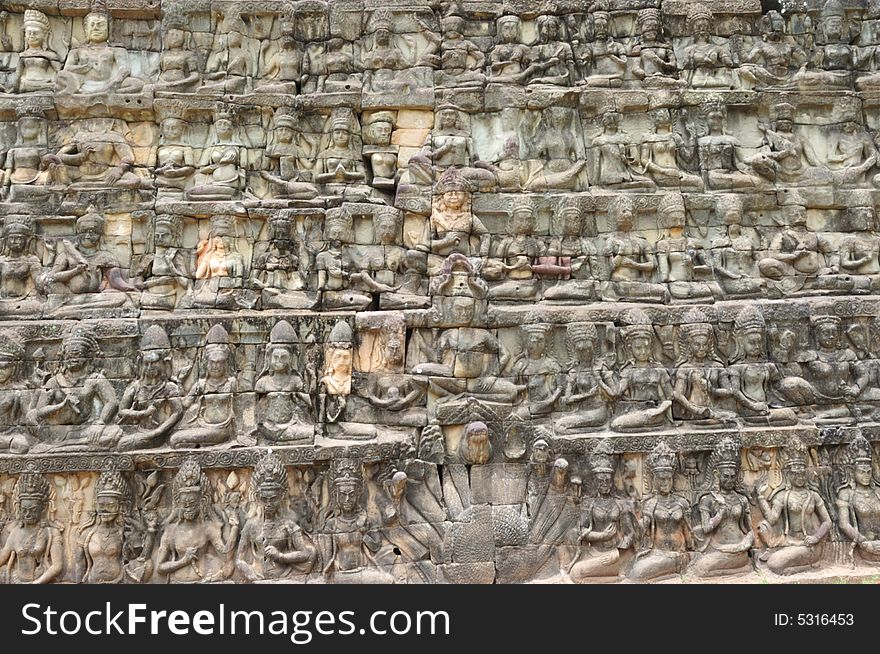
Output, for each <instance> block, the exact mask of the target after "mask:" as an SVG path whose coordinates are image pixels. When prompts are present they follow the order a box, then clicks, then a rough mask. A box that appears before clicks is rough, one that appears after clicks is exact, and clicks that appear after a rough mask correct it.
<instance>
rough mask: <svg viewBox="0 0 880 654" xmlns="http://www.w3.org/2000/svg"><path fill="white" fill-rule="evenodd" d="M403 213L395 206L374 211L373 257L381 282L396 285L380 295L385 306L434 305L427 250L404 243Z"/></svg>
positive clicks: (371, 264) (374, 270)
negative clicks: (429, 289) (429, 294)
mask: <svg viewBox="0 0 880 654" xmlns="http://www.w3.org/2000/svg"><path fill="white" fill-rule="evenodd" d="M402 223H403V216H402V215H401V212H400V211H399V210H397V209H395V208H393V207H376V211H375V213H374V214H373V242H374V243H375V244H376V245H378V246H381V247H380V248H377V249H376V250H375V251H374V253H373V254H372V256H371V257H370V261H369V269H370V272H371V276H372V277H373V279H375V281H376V282H377V283H380V284H385V285H386V286H388V287H389V288H392V289H395V290H393V291H390V292H384V293H382V295H381V296H380V306H381V307H382V308H383V309H417V308H426V307H428V306H429V305H430V298H429V297H428V294H427V283H426V278H427V272H428V271H427V257H426V256H425V253H424V252H422V251H420V250H416V249H410V248H408V247H405V246H403V245H400V242H401V239H402V235H401V232H402V227H403V224H402Z"/></svg>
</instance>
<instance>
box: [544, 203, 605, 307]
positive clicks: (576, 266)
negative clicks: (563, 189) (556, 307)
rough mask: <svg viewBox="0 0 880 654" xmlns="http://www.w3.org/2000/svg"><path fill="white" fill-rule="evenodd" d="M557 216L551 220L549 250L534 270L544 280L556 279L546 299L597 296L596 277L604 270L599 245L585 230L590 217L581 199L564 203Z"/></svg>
mask: <svg viewBox="0 0 880 654" xmlns="http://www.w3.org/2000/svg"><path fill="white" fill-rule="evenodd" d="M556 217H557V220H556V221H554V222H553V223H551V234H552V235H551V237H550V242H549V244H548V246H547V250H546V252H545V253H544V255H543V256H540V257H538V263H537V264H535V265H533V266H532V272H533V273H534V274H536V275H538V276H540V277H541V278H543V279H544V280H554V279H555V280H556V284H555V285H553V286H551V287H549V288H547V289H545V291H544V299H545V300H551V301H573V302H583V301H587V300H592V299H595V297H596V281H597V280H598V279H599V278H600V274H601V271H600V269H599V256H598V251H597V250H596V246H595V245H594V244H593V239H592V238H591V237H590V236H589V235H587V234H586V233H585V232H586V229H588V228H587V227H586V226H587V224H588V221H587V220H585V216H584V215H583V214H582V213H581V208H580V207H579V206H578V204H577V202H565V203H562V204H560V205H559V206H558V207H557V210H556ZM557 230H558V232H557Z"/></svg>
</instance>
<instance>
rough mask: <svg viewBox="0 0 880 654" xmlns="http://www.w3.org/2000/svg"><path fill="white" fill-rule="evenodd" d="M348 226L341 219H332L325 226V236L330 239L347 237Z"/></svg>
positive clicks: (338, 239)
mask: <svg viewBox="0 0 880 654" xmlns="http://www.w3.org/2000/svg"><path fill="white" fill-rule="evenodd" d="M347 231H348V226H347V225H346V224H345V223H344V222H342V221H341V220H334V221H331V222H330V223H329V224H327V225H325V227H324V236H325V238H326V239H327V240H328V241H341V240H343V239H344V238H345V233H346V232H347Z"/></svg>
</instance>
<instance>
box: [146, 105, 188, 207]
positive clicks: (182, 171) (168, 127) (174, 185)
mask: <svg viewBox="0 0 880 654" xmlns="http://www.w3.org/2000/svg"><path fill="white" fill-rule="evenodd" d="M186 134H187V124H186V123H185V122H184V121H182V120H181V119H179V118H174V117H170V118H166V119H165V120H163V121H162V124H161V140H160V145H159V148H158V149H157V150H156V160H157V162H158V164H159V165H158V167H156V169H155V170H154V171H153V175H154V176H155V185H156V188H157V189H158V193H157V196H158V197H161V196H173V197H175V198H182V197H183V195H184V192H185V191H186V189H187V187H188V186H189V185H190V182H191V181H192V178H193V175H195V173H196V167H195V153H194V152H193V148H192V146H191V145H189V144H188V143H187V138H186Z"/></svg>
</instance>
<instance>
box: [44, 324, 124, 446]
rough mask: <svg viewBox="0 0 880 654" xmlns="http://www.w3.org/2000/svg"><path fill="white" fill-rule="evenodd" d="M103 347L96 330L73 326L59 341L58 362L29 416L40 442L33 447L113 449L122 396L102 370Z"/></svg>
mask: <svg viewBox="0 0 880 654" xmlns="http://www.w3.org/2000/svg"><path fill="white" fill-rule="evenodd" d="M102 356H103V355H102V352H101V348H100V346H99V345H98V341H97V339H96V338H95V335H94V333H93V331H92V330H91V329H90V328H89V327H86V326H75V327H73V328H72V329H71V330H70V331H69V332H68V333H67V335H65V337H64V339H63V340H62V342H61V353H60V357H59V360H60V362H61V363H60V366H59V370H58V372H57V373H55V374H54V375H52V376H51V377H50V378H49V380H48V381H47V382H46V383H45V384H44V386H43V389H42V390H41V391H40V393H39V395H38V397H37V401H36V405H35V406H34V408H33V409H32V410H31V411H30V412H29V414H28V421H29V422H31V424H34V425H36V428H37V432H38V433H39V435H40V441H41V442H40V443H38V444H37V445H35V446H34V449H35V450H37V449H39V450H42V451H59V450H99V451H100V450H104V451H107V450H113V449H114V448H115V447H116V446H117V444H118V443H119V439H120V437H121V436H122V429H121V428H120V427H119V425H116V424H114V420H115V418H116V414H117V411H118V409H119V398H118V397H117V396H116V391H115V390H114V388H113V385H112V384H111V383H110V381H109V380H108V379H107V377H106V376H105V375H104V373H103V372H101V359H102Z"/></svg>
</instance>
